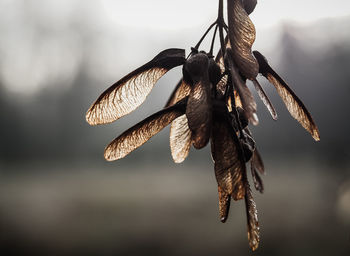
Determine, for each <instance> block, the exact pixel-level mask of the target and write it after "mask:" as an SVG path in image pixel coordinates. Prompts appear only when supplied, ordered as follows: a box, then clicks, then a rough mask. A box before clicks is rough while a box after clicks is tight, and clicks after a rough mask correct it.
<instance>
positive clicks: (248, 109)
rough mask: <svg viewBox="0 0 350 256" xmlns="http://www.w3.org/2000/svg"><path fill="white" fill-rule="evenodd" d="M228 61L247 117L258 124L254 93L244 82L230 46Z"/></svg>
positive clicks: (254, 123)
mask: <svg viewBox="0 0 350 256" xmlns="http://www.w3.org/2000/svg"><path fill="white" fill-rule="evenodd" d="M226 53H227V56H226V57H227V63H228V65H229V68H230V73H231V77H232V82H233V84H234V87H235V88H236V89H237V91H238V94H239V96H240V99H241V101H242V107H243V109H244V113H245V115H246V117H247V119H248V120H249V121H250V122H251V123H252V124H253V125H257V124H258V123H259V120H258V117H257V114H256V102H255V100H254V97H253V95H252V93H251V92H250V90H249V88H248V87H247V85H246V84H245V83H244V82H243V80H242V78H241V76H240V74H239V72H238V70H237V67H236V65H235V63H234V61H233V58H232V56H233V51H232V49H230V48H227V50H226Z"/></svg>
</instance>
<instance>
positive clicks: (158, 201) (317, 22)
mask: <svg viewBox="0 0 350 256" xmlns="http://www.w3.org/2000/svg"><path fill="white" fill-rule="evenodd" d="M258 2H259V3H258V5H257V8H256V11H255V12H254V13H253V14H252V15H251V18H252V20H253V22H254V23H255V26H256V29H257V40H256V43H255V45H254V49H257V50H259V51H261V52H262V53H263V54H264V55H265V56H267V58H268V60H269V62H270V64H271V65H272V66H273V67H274V68H275V69H276V70H277V71H278V73H279V74H280V75H281V76H282V77H283V78H285V80H286V81H287V82H288V83H289V85H290V86H291V87H292V88H293V89H294V91H295V92H296V94H297V95H298V96H299V97H300V98H301V99H302V100H303V102H304V103H305V105H306V106H307V107H308V109H309V111H310V112H311V113H312V115H313V117H314V120H315V121H316V123H317V125H318V127H319V130H320V133H321V141H320V142H317V143H316V142H314V141H313V139H312V138H311V136H310V135H309V134H307V132H305V131H304V129H303V128H302V127H301V126H300V125H299V124H298V123H297V122H296V121H295V120H294V119H293V118H292V117H291V116H290V115H289V113H288V112H287V110H286V109H285V107H284V105H283V102H282V101H281V99H279V97H278V95H277V93H276V91H275V90H274V88H273V87H272V86H271V85H269V84H268V83H266V82H264V79H263V78H262V77H261V78H259V80H260V81H261V82H262V84H263V87H264V88H265V90H266V91H267V93H268V94H269V96H270V97H271V99H272V101H273V103H274V105H275V107H276V109H277V111H278V114H279V120H278V121H273V120H272V119H271V118H270V116H269V114H268V113H267V111H266V109H265V107H264V106H263V105H262V104H261V102H260V100H259V99H257V102H258V114H259V118H260V124H259V126H257V127H252V130H253V132H254V135H255V139H256V141H257V143H258V147H259V149H260V151H261V153H262V156H263V158H264V161H265V168H266V171H267V175H266V176H264V177H263V178H264V182H265V187H266V188H265V193H264V194H263V195H260V194H258V193H256V192H255V191H254V196H255V199H256V203H257V206H258V211H259V222H260V226H261V244H260V248H259V249H258V250H257V251H256V252H254V254H255V255H269V256H273V255H350V150H349V147H348V144H349V142H350V139H349V136H348V135H347V133H348V132H349V130H350V120H349V110H350V109H349V103H348V101H349V95H350V85H349V80H350V72H349V69H350V2H349V1H347V0H335V1H329V2H324V1H322V4H321V2H320V1H316V0H309V1H306V2H305V1H301V0H293V1H291V0H290V1H283V5H282V4H281V1H278V0H270V1H258ZM216 14H217V1H212V0H205V1H204V0H191V1H185V0H178V1H161V0H147V1H142V0H137V1H136V0H135V1H112V0H90V1H83V0H60V1H58V0H0V248H1V251H2V252H3V253H4V254H2V255H251V254H252V253H251V251H250V249H249V247H248V242H247V232H246V216H245V209H244V204H243V202H232V204H231V212H230V217H229V220H228V221H227V223H225V224H222V223H220V221H219V217H218V209H217V208H218V203H217V187H216V181H215V177H214V171H213V163H212V161H211V156H210V151H209V147H206V148H205V149H203V150H201V151H196V150H191V152H190V155H189V157H188V159H186V161H185V162H184V163H182V164H174V163H173V162H172V159H171V154H170V149H169V128H167V129H164V130H163V131H162V132H161V133H160V134H158V135H157V136H155V137H154V138H152V139H151V140H150V141H149V142H148V143H146V144H145V145H144V146H142V147H141V148H139V149H138V150H136V151H134V152H133V153H131V154H130V155H128V156H127V157H126V158H124V159H122V160H119V161H117V162H112V163H108V162H106V161H104V159H103V149H104V146H105V145H106V144H107V143H109V142H110V141H111V140H112V139H113V138H115V137H116V136H118V135H119V134H120V133H121V132H122V131H124V130H125V129H127V128H129V127H131V126H132V125H134V124H135V123H136V122H138V121H140V120H142V119H143V118H145V117H146V116H148V115H149V114H151V113H154V112H156V111H158V110H160V109H161V108H162V107H163V106H164V104H165V102H166V100H167V99H168V96H169V94H170V92H171V91H172V89H173V88H174V86H175V85H176V83H177V81H178V79H179V78H180V77H181V68H176V69H174V70H172V71H170V72H169V73H168V74H167V75H166V76H164V77H163V78H162V79H161V80H160V81H159V82H158V84H157V85H156V86H155V88H154V89H153V91H152V93H151V94H150V96H149V97H148V98H147V101H146V102H145V103H144V104H143V105H142V107H140V108H139V109H137V110H136V111H135V112H133V113H132V114H131V115H129V116H127V117H124V118H122V119H120V120H118V121H117V122H115V123H112V124H110V125H106V126H98V127H90V126H89V125H88V124H87V123H86V122H85V112H86V110H87V109H88V107H89V106H90V104H91V103H92V102H93V101H94V100H95V99H96V98H97V97H98V95H99V94H100V93H101V92H102V91H103V90H105V89H106V88H107V87H108V86H110V85H111V84H113V83H114V82H115V81H117V80H118V79H120V78H121V77H122V76H124V75H125V74H127V73H129V72H130V71H132V70H134V69H136V68H137V67H139V66H141V65H142V64H144V63H145V62H147V61H149V60H150V59H151V58H153V57H154V56H155V55H156V54H157V53H158V52H160V51H161V50H164V49H167V48H171V47H176V48H185V49H186V50H187V52H188V51H189V49H190V47H191V46H194V45H195V44H196V43H197V41H198V40H199V38H200V37H201V35H202V34H203V33H204V31H205V30H206V28H207V27H208V26H209V25H210V24H211V23H212V22H213V21H214V20H215V18H216ZM209 38H210V37H209ZM207 45H208V42H207V41H206V42H205V44H204V49H205V47H206V49H208V47H207ZM250 86H251V85H250ZM255 96H256V95H255Z"/></svg>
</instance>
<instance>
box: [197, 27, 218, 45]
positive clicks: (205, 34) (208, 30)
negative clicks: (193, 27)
mask: <svg viewBox="0 0 350 256" xmlns="http://www.w3.org/2000/svg"><path fill="white" fill-rule="evenodd" d="M215 25H216V21H215V22H214V23H213V24H211V25H210V27H209V28H208V29H207V31H205V33H204V35H203V36H202V38H201V39H200V40H199V42H198V43H197V44H196V46H195V47H194V49H196V50H198V48H199V46H200V45H201V43H202V42H203V40H204V38H205V37H206V36H207V35H208V33H209V32H210V30H211V29H212V28H213V27H214V26H215Z"/></svg>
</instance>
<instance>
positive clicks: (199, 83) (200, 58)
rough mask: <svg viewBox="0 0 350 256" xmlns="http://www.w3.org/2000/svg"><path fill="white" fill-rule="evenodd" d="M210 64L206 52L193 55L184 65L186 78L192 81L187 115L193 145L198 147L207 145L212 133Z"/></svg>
mask: <svg viewBox="0 0 350 256" xmlns="http://www.w3.org/2000/svg"><path fill="white" fill-rule="evenodd" d="M208 65H209V59H208V56H207V55H206V54H204V53H198V54H195V55H193V56H192V57H191V58H189V59H188V60H187V61H186V63H185V65H184V78H186V77H188V79H189V80H190V81H191V92H190V95H189V97H188V102H187V107H186V117H187V120H188V127H189V128H190V130H191V132H192V143H193V146H194V147H195V148H197V149H200V148H203V147H204V146H206V145H207V143H208V141H209V138H210V134H211V124H212V122H211V120H212V103H211V83H210V80H209V73H208ZM186 80H187V79H186Z"/></svg>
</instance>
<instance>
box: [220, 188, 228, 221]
mask: <svg viewBox="0 0 350 256" xmlns="http://www.w3.org/2000/svg"><path fill="white" fill-rule="evenodd" d="M218 192H219V214H220V221H221V222H222V223H224V222H226V220H227V217H228V213H229V211H230V203H231V196H230V195H229V194H227V193H226V192H225V191H224V190H223V189H222V188H220V186H218Z"/></svg>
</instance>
